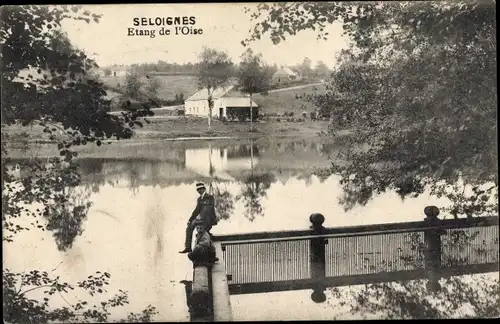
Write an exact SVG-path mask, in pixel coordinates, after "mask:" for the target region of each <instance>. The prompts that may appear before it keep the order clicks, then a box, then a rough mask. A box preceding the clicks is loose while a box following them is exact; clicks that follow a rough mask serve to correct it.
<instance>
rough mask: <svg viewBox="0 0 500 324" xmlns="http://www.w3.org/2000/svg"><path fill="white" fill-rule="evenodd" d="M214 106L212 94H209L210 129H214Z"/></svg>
mask: <svg viewBox="0 0 500 324" xmlns="http://www.w3.org/2000/svg"><path fill="white" fill-rule="evenodd" d="M213 106H214V102H213V98H212V94H209V95H208V130H209V131H210V130H211V129H212V108H213Z"/></svg>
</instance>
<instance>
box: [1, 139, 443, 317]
mask: <svg viewBox="0 0 500 324" xmlns="http://www.w3.org/2000/svg"><path fill="white" fill-rule="evenodd" d="M339 145H342V144H341V143H328V142H321V141H320V142H315V143H312V142H307V141H302V140H301V141H296V142H290V141H281V142H280V141H272V142H270V141H265V142H259V143H254V142H241V143H231V142H214V141H212V142H201V141H200V142H184V143H179V142H163V143H127V144H120V145H110V146H103V147H99V148H98V147H95V148H85V149H86V151H82V152H80V154H79V160H78V163H79V168H80V171H81V173H82V185H81V187H79V188H77V192H75V194H78V195H80V196H81V197H84V198H82V199H88V200H89V201H90V202H92V206H91V209H90V211H89V213H88V216H87V219H86V221H85V223H84V231H83V233H82V234H81V235H80V236H77V238H76V240H75V242H74V244H73V246H72V248H70V249H69V250H67V251H58V249H57V247H56V243H55V242H54V239H53V237H52V234H51V233H50V232H48V231H45V232H42V231H30V232H23V233H22V234H20V235H19V236H18V238H17V239H16V241H15V242H14V243H8V245H6V248H5V249H4V268H5V267H7V268H10V269H11V270H13V271H20V272H22V271H24V270H25V269H27V270H28V271H29V270H30V269H39V270H42V271H43V270H45V271H48V272H50V273H52V274H54V275H59V276H60V277H61V279H63V280H66V281H68V282H76V281H79V280H82V279H85V278H86V277H87V276H88V275H89V274H92V273H94V272H95V271H101V272H104V271H107V272H109V273H111V275H112V277H111V282H110V286H109V289H108V291H109V293H112V292H116V291H117V290H118V289H123V290H127V291H128V293H129V299H130V304H129V305H128V306H127V307H125V308H124V309H122V310H120V311H117V312H116V313H114V314H113V317H112V318H116V319H119V318H124V317H126V314H127V313H129V312H133V311H140V310H141V309H143V308H144V307H146V306H147V305H149V304H151V305H154V306H155V307H156V308H157V309H158V311H159V315H158V316H157V318H156V319H157V320H159V321H189V314H188V308H187V305H186V293H185V286H184V284H183V283H181V281H183V280H191V279H192V265H191V262H190V261H189V260H188V259H187V257H186V256H185V255H181V254H178V251H179V250H181V249H182V242H183V239H184V230H185V225H186V221H187V219H188V217H189V216H190V214H191V212H192V210H193V209H194V207H195V201H196V197H197V193H196V191H195V183H196V182H198V181H205V182H206V183H207V184H208V185H209V187H210V188H211V190H212V191H213V192H214V193H217V194H219V196H220V197H224V198H221V199H224V202H225V206H226V207H227V208H225V210H224V212H225V214H226V219H224V220H222V221H221V222H220V223H219V224H218V225H217V226H216V227H214V228H213V229H212V232H213V234H229V233H243V232H256V231H278V230H293V229H307V228H308V227H309V225H310V224H309V221H308V217H309V215H310V214H311V213H322V214H323V215H324V216H325V218H326V221H325V226H348V225H362V224H376V223H387V222H400V221H410V220H422V219H423V217H424V215H423V209H424V207H425V206H427V205H430V204H436V205H438V206H440V205H443V203H445V202H444V201H439V200H437V199H435V198H432V197H430V196H429V195H427V194H424V195H421V196H420V197H418V198H412V199H406V200H404V201H402V200H401V199H400V198H399V197H398V196H397V195H396V194H395V193H392V192H388V193H385V194H381V195H379V196H376V197H375V198H374V199H373V200H371V201H370V202H369V203H368V204H367V205H366V206H363V207H356V208H354V209H352V210H349V211H345V210H344V209H343V207H342V206H341V205H340V204H339V202H338V198H339V197H340V195H341V188H340V186H339V182H338V181H339V179H338V177H336V176H330V177H328V178H326V179H325V178H318V177H317V176H315V175H313V173H314V171H315V169H316V168H323V167H327V166H328V165H329V161H328V158H329V156H334V153H335V151H336V149H337V148H338V146H339ZM21 172H22V171H21ZM310 293H311V292H310V291H294V292H285V293H272V294H260V295H259V296H258V301H256V297H255V295H246V296H245V295H241V296H232V297H231V302H232V307H233V317H234V319H235V320H313V319H332V318H333V316H335V315H340V313H339V312H340V310H338V309H334V308H332V307H331V306H329V305H328V303H323V304H315V303H314V302H313V301H311V299H310ZM81 297H82V296H73V297H72V298H73V299H72V298H71V297H68V298H66V299H67V300H75V301H76V300H78V299H79V298H81ZM327 297H328V295H327ZM60 302H61V304H60V305H58V306H65V301H63V300H62V299H61V301H60ZM346 318H350V317H346Z"/></svg>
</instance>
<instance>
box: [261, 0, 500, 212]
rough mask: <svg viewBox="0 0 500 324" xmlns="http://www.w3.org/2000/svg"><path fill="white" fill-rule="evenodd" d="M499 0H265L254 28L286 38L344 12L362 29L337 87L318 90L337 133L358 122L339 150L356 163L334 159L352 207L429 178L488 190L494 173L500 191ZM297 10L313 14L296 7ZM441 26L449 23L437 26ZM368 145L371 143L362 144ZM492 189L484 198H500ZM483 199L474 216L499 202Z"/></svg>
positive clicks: (438, 190) (438, 188)
mask: <svg viewBox="0 0 500 324" xmlns="http://www.w3.org/2000/svg"><path fill="white" fill-rule="evenodd" d="M493 6H494V2H490V1H481V2H461V1H458V2H456V1H455V2H449V3H448V2H447V3H442V2H439V3H436V2H417V3H403V2H395V3H378V4H374V3H359V4H358V3H351V4H349V3H294V4H276V5H272V6H270V5H259V9H260V10H261V12H260V13H258V14H257V16H256V17H257V18H256V19H261V18H260V17H264V16H262V14H263V13H264V12H267V13H269V15H268V16H266V17H267V18H262V19H261V20H260V21H259V22H258V23H257V26H256V28H255V32H254V34H253V35H252V37H255V36H257V35H260V34H261V33H270V34H271V37H272V39H273V40H274V41H275V42H279V41H280V40H282V39H283V38H284V35H285V34H287V33H288V34H293V33H294V32H298V31H300V30H305V29H310V28H313V27H314V28H316V29H317V30H319V35H320V36H321V37H325V35H324V34H323V32H324V27H325V26H326V24H327V23H333V22H334V21H339V22H341V23H342V24H343V28H344V31H345V33H346V35H347V36H349V37H350V38H351V39H352V45H351V48H350V49H349V50H348V51H347V52H348V53H344V54H349V55H343V56H342V57H341V59H345V58H347V57H349V60H347V61H342V62H345V63H344V64H343V65H342V66H341V67H340V68H339V71H337V72H336V73H335V75H334V76H333V78H332V80H331V82H330V84H329V86H328V91H327V93H326V94H317V95H313V96H311V100H312V101H313V102H314V103H315V104H316V105H317V106H319V107H328V108H329V109H331V110H332V114H333V118H332V124H331V128H330V134H331V135H333V136H335V134H336V132H335V130H336V129H337V130H338V129H342V128H343V129H345V128H348V129H351V130H353V134H352V135H351V136H350V137H349V140H350V141H351V142H352V145H350V146H348V148H347V149H346V150H343V151H342V152H340V156H339V158H340V159H342V160H346V161H350V163H348V164H345V165H340V164H339V163H336V162H335V161H334V163H333V164H332V168H331V169H330V172H331V173H337V174H340V175H342V179H343V181H342V184H343V186H344V192H345V196H344V198H343V202H344V203H345V204H346V206H347V207H352V206H353V205H354V204H356V203H361V204H364V203H366V202H367V201H368V200H369V199H370V198H371V197H372V194H373V193H377V192H383V191H385V190H386V189H391V188H394V189H395V190H396V191H397V192H398V193H399V194H400V195H401V196H402V197H406V196H408V195H419V194H420V193H422V192H423V191H424V189H425V188H428V187H431V190H432V192H433V193H434V194H436V195H437V196H442V195H449V194H448V193H447V191H446V190H447V188H450V186H452V185H456V184H458V183H462V184H463V187H464V188H465V187H467V188H471V187H477V190H478V191H479V192H481V191H483V190H480V189H479V187H481V185H483V184H484V185H486V184H487V183H489V182H491V183H492V186H493V187H494V189H492V191H490V192H491V193H492V194H493V196H495V195H497V192H498V190H497V179H496V173H497V154H496V150H495V148H494V145H493V139H494V138H495V137H494V136H495V134H496V122H495V117H496V109H495V107H496V103H497V97H496V77H495V72H494V71H496V62H495V59H494V57H495V53H496V42H495V40H494V38H493V36H492V35H493V34H494V33H495V30H496V27H495V23H494V22H495V15H494V7H493ZM296 11H299V12H301V11H304V12H306V13H307V14H305V17H308V18H306V19H304V20H301V19H300V17H296V16H294V13H295V12H296ZM303 16H304V15H303ZM312 16H315V17H317V18H315V19H312V18H310V17H312ZM479 17H480V18H479ZM283 19H290V21H289V23H287V24H284V23H283ZM463 21H467V22H468V23H467V24H465V25H464V24H463V23H462V22H463ZM271 26H272V27H271ZM443 26H446V27H443ZM439 28H444V29H445V30H446V31H445V32H443V33H440V34H439V35H437V34H436V33H435V32H434V31H435V30H437V29H439ZM290 30H291V32H290ZM393 125H398V127H393ZM360 145H366V146H367V147H369V149H367V150H359V149H358V148H359V146H360ZM336 161H339V159H337V160H336ZM459 180H460V181H459ZM461 192H464V194H466V192H467V190H465V191H464V190H461V191H460V192H459V193H456V194H455V195H456V198H457V199H458V196H457V195H459V194H460V193H461ZM482 194H484V197H483V196H481V195H479V196H480V197H478V199H484V200H486V201H488V199H489V198H491V197H490V195H488V192H486V191H484V192H482ZM463 198H464V199H465V197H463ZM478 206H479V205H477V204H476V205H474V206H473V207H470V208H468V212H467V214H468V215H469V217H470V216H471V215H472V214H476V215H477V214H481V213H486V212H491V211H495V210H496V209H497V203H496V202H494V203H492V204H486V205H485V204H482V206H483V207H478ZM481 208H482V209H481ZM463 212H465V210H463Z"/></svg>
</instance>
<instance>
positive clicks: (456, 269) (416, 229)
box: [213, 207, 499, 293]
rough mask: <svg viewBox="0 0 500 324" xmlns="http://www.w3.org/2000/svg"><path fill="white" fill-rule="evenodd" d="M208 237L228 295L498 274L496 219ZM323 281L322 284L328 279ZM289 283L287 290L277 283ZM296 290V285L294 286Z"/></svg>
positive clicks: (314, 218)
mask: <svg viewBox="0 0 500 324" xmlns="http://www.w3.org/2000/svg"><path fill="white" fill-rule="evenodd" d="M434 208H435V207H428V208H426V211H425V213H426V215H427V218H426V219H425V220H424V221H419V222H405V223H391V224H377V225H366V226H352V227H341V228H324V227H323V226H322V223H323V221H324V217H323V216H322V215H319V214H313V215H311V218H310V219H311V222H312V223H313V226H312V228H311V229H310V230H302V231H287V232H262V233H249V234H235V235H221V236H214V238H213V240H214V242H220V244H221V247H222V251H223V252H222V253H223V260H224V262H225V267H226V273H227V275H228V283H229V288H230V291H231V292H232V293H249V292H260V291H262V292H264V291H272V290H273V289H277V290H279V289H280V288H278V286H280V285H281V286H283V287H282V289H283V290H285V289H286V290H288V289H296V288H297V287H312V286H314V285H316V284H317V283H318V282H320V281H322V282H325V279H331V280H330V281H329V283H328V285H342V284H354V283H366V282H377V281H391V280H398V279H403V278H407V279H411V278H415V279H416V278H429V279H432V281H433V282H436V281H437V279H438V278H439V277H441V276H448V275H458V274H465V273H477V272H489V271H496V270H498V252H499V248H498V236H499V235H498V217H496V216H494V217H478V218H474V219H470V220H467V219H448V220H439V219H438V218H437V214H438V213H439V211H438V210H437V208H435V209H434ZM327 281H328V280H327ZM286 285H288V286H289V288H285V287H284V286H286ZM294 287H295V288H294Z"/></svg>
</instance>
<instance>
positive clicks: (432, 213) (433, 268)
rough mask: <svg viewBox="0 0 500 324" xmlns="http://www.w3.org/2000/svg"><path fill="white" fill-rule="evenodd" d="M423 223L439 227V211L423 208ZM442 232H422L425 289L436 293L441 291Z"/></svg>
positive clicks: (429, 207) (433, 207) (434, 208)
mask: <svg viewBox="0 0 500 324" xmlns="http://www.w3.org/2000/svg"><path fill="white" fill-rule="evenodd" d="M424 214H425V216H426V217H425V219H424V221H425V222H426V223H427V224H428V226H429V227H431V226H439V225H440V223H441V222H440V220H439V218H438V215H439V209H438V208H437V207H436V206H427V207H425V208H424ZM442 232H443V231H442V230H440V229H432V230H425V231H424V242H425V250H424V251H425V253H424V256H425V258H424V262H425V263H424V267H425V270H426V271H427V275H428V279H429V281H428V282H427V289H429V290H431V291H433V292H436V291H438V290H439V289H441V286H440V284H439V279H440V270H441V234H442Z"/></svg>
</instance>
